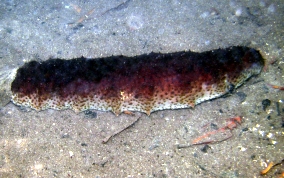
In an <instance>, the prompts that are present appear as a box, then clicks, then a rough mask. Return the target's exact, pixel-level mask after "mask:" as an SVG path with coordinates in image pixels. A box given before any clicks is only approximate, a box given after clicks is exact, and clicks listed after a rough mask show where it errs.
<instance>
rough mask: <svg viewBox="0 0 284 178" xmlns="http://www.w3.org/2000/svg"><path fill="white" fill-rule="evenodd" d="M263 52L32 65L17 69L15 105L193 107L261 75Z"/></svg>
mask: <svg viewBox="0 0 284 178" xmlns="http://www.w3.org/2000/svg"><path fill="white" fill-rule="evenodd" d="M263 65H264V59H263V58H262V56H261V55H260V53H259V52H258V51H257V50H255V49H252V48H248V47H241V46H238V47H230V48H226V49H217V50H212V51H207V52H202V53H195V52H190V51H188V52H176V53H169V54H160V53H150V54H144V55H139V56H135V57H126V56H111V57H106V58H97V59H86V58H83V57H82V58H76V59H72V60H62V59H49V60H47V61H44V62H37V61H31V62H28V63H26V64H25V65H24V66H22V67H21V68H19V69H18V71H17V75H16V78H15V80H14V81H13V83H12V86H11V90H12V93H13V94H12V101H13V102H14V103H15V104H17V105H20V106H26V107H31V108H33V109H36V110H37V111H39V110H44V109H48V108H52V109H57V110H61V109H68V108H69V109H73V110H74V111H76V112H80V111H84V110H87V109H97V110H102V111H112V112H113V113H115V114H117V115H118V114H119V113H121V112H123V111H140V112H144V113H147V114H150V113H151V112H153V111H157V110H163V109H178V108H189V107H194V106H195V105H196V104H198V103H201V102H203V101H205V100H209V99H212V98H216V97H219V96H222V95H224V94H226V93H228V92H230V91H231V90H232V89H234V88H235V87H238V86H240V85H241V84H243V82H244V81H245V80H247V79H248V78H250V77H251V76H252V75H256V74H259V73H260V71H261V69H262V67H263Z"/></svg>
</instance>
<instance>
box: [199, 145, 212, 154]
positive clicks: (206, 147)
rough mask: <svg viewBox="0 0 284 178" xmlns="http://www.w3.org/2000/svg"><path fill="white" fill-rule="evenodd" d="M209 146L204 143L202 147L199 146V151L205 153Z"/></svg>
mask: <svg viewBox="0 0 284 178" xmlns="http://www.w3.org/2000/svg"><path fill="white" fill-rule="evenodd" d="M209 148H211V147H210V146H209V145H205V146H204V147H203V148H201V151H202V152H204V153H207V151H208V149H209Z"/></svg>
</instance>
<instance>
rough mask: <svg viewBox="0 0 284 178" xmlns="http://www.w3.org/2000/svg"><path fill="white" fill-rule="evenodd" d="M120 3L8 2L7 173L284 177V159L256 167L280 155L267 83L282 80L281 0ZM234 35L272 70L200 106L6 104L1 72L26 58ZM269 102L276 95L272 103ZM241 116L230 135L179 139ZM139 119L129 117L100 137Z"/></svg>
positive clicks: (283, 118) (145, 48)
mask: <svg viewBox="0 0 284 178" xmlns="http://www.w3.org/2000/svg"><path fill="white" fill-rule="evenodd" d="M123 2H125V0H108V1H104V0H96V1H90V2H86V1H80V0H78V1H68V0H61V1H52V0H51V1H39V0H38V1H36V0H34V1H31V0H1V5H0V74H1V79H3V80H1V93H0V94H1V105H2V107H1V110H0V177H203V178H204V177H231V178H233V177H279V176H280V174H281V173H282V172H283V171H284V168H283V164H281V165H278V166H276V167H274V168H273V169H272V170H271V171H270V172H268V174H267V175H265V176H260V171H261V170H262V169H264V168H265V167H266V166H267V164H268V163H270V162H274V163H277V162H281V160H283V159H284V152H283V150H284V91H281V90H277V89H273V88H271V87H270V86H269V85H267V84H274V85H280V86H283V85H284V79H283V77H284V71H283V70H284V59H283V53H284V51H283V49H284V48H283V44H284V39H283V36H284V28H283V27H284V25H283V24H284V23H283V19H284V3H283V1H281V0H272V1H269V0H250V1H245V0H231V1H222V0H218V1H210V0H200V1H189V0H188V1H187V0H143V1H142V0H141V1H139V0H130V1H127V3H125V4H122V3H123ZM120 4H122V5H120ZM119 5H120V6H119ZM92 10H93V11H92ZM82 17H83V18H82ZM84 17H85V19H84ZM80 18H81V20H82V22H81V23H79V24H78V23H77V24H76V22H79V21H80ZM72 23H73V24H72ZM74 23H75V24H74ZM233 45H243V46H249V47H253V48H256V49H258V50H260V51H261V52H262V54H263V56H264V57H265V58H266V62H267V65H266V68H265V71H263V72H262V73H261V74H260V75H259V76H257V77H254V78H252V79H251V80H249V81H248V82H247V83H245V84H244V85H243V86H242V87H240V88H238V89H237V90H236V91H235V92H234V93H233V94H232V95H231V96H228V97H222V98H219V99H215V100H212V101H208V102H204V103H201V104H200V105H197V106H196V107H195V108H194V109H180V110H165V111H158V112H154V113H152V114H151V115H150V116H147V115H145V114H142V113H138V112H136V113H135V116H131V115H126V114H121V115H120V116H118V117H117V116H115V115H114V114H112V113H111V112H101V111H92V113H91V114H86V113H79V114H76V113H74V112H73V111H71V110H64V111H55V110H45V111H41V112H36V111H34V110H31V109H29V108H20V107H18V106H15V105H14V104H12V103H11V102H10V103H8V104H7V105H5V104H6V103H7V101H9V88H10V80H11V79H10V78H5V76H6V75H7V74H9V72H11V71H12V70H13V69H16V68H18V67H19V66H22V65H23V64H24V62H27V61H30V60H47V59H48V58H64V59H71V58H75V57H80V56H85V57H88V58H97V57H104V56H110V55H120V54H122V55H126V56H135V55H139V54H143V53H150V52H152V51H154V52H163V53H169V52H175V51H183V50H192V51H198V52H202V51H206V50H211V49H215V48H219V47H220V48H225V47H228V46H233ZM266 99H267V100H266ZM264 100H265V101H268V100H269V101H270V102H271V104H270V106H267V108H266V109H264V108H263V101H264ZM266 103H268V102H266ZM95 115H96V116H95ZM239 115H240V116H242V117H243V123H241V124H240V125H238V127H237V128H235V129H233V130H232V137H231V138H230V139H228V140H226V141H223V142H220V143H216V144H209V145H208V146H206V145H196V146H192V147H188V148H183V149H177V145H178V144H190V143H191V142H192V141H193V140H194V139H195V138H197V137H199V136H201V135H203V134H204V133H205V132H208V131H210V130H212V129H213V130H214V129H216V128H220V127H222V126H224V124H226V119H228V118H231V117H235V116H239ZM138 117H141V118H140V119H139V121H138V122H137V123H136V124H135V125H134V126H132V127H130V128H128V129H126V130H125V131H123V132H122V133H120V134H119V135H116V136H115V137H113V138H112V139H111V140H110V141H109V142H108V143H107V144H102V140H103V139H104V138H106V137H107V136H109V135H112V134H113V133H115V132H117V131H118V130H120V129H122V128H124V127H125V126H126V125H128V124H130V123H131V122H133V121H134V120H135V119H137V118H138ZM228 135H230V133H229V132H226V133H224V134H217V135H214V136H212V138H210V139H213V140H218V139H223V138H225V137H227V136H228Z"/></svg>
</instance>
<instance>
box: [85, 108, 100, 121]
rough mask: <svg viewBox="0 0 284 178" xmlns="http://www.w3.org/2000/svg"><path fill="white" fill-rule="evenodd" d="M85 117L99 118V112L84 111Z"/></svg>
mask: <svg viewBox="0 0 284 178" xmlns="http://www.w3.org/2000/svg"><path fill="white" fill-rule="evenodd" d="M84 114H85V117H86V118H89V119H96V118H97V113H96V112H94V111H91V110H86V111H84Z"/></svg>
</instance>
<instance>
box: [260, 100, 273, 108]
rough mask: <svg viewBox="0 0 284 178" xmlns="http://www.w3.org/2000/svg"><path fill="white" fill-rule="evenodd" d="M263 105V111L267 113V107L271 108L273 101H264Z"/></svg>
mask: <svg viewBox="0 0 284 178" xmlns="http://www.w3.org/2000/svg"><path fill="white" fill-rule="evenodd" d="M261 104H262V109H263V110H264V111H265V110H266V109H267V107H269V106H270V104H271V101H270V100H269V99H265V100H262V102H261Z"/></svg>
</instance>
